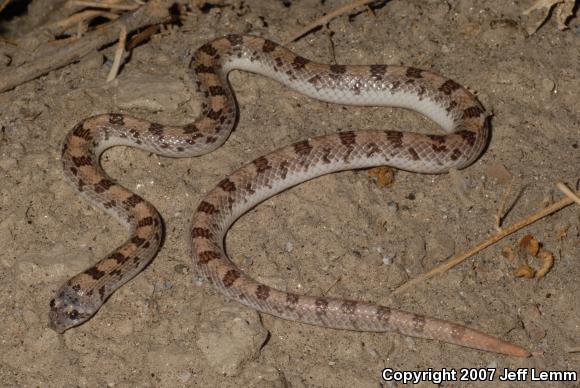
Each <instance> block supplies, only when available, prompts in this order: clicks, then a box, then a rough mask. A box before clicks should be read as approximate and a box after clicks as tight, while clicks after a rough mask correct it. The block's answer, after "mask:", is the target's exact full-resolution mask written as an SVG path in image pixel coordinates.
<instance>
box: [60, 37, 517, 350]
mask: <svg viewBox="0 0 580 388" xmlns="http://www.w3.org/2000/svg"><path fill="white" fill-rule="evenodd" d="M233 69H239V70H246V71H249V72H253V73H259V74H262V75H265V76H267V77H269V78H272V79H275V80H277V81H279V82H281V83H283V84H284V85H287V86H288V87H290V88H292V89H294V90H296V91H298V92H301V93H303V94H305V95H307V96H310V97H313V98H316V99H319V100H323V101H328V102H333V103H340V104H349V105H373V106H394V107H402V108H408V109H412V110H414V111H417V112H420V113H422V114H424V115H426V116H427V117H429V118H430V119H432V120H433V121H435V122H436V123H437V124H439V125H440V126H441V127H442V128H443V130H445V131H446V132H447V133H446V134H445V135H424V134H418V133H409V132H398V131H378V130H377V131H359V132H341V133H337V134H334V135H328V136H321V137H317V138H311V139H307V140H303V141H300V142H298V143H295V144H293V145H290V146H287V147H285V148H281V149H279V150H277V151H274V152H272V153H271V154H269V155H266V156H262V157H260V158H258V159H256V160H255V161H253V162H252V163H249V164H247V165H246V166H244V167H242V168H240V169H239V170H237V171H235V172H234V173H232V174H231V175H229V176H228V177H227V178H225V179H223V180H222V181H221V182H220V183H219V184H218V186H217V187H216V188H215V189H214V190H212V191H211V192H210V193H209V194H208V195H207V196H206V197H205V198H204V199H203V200H202V201H201V203H200V205H199V206H198V208H197V211H196V212H195V214H194V217H193V221H192V228H191V254H192V258H193V266H194V268H195V269H196V271H197V273H198V274H199V275H200V276H202V277H203V279H204V280H206V281H207V282H208V283H209V284H211V285H212V286H213V287H215V289H217V290H218V291H220V292H221V293H223V294H224V295H226V296H227V297H229V298H231V299H234V300H237V301H239V302H240V303H242V304H244V305H246V306H249V307H251V308H254V309H256V310H258V311H260V312H263V313H267V314H271V315H274V316H277V317H280V318H284V319H288V320H292V321H298V322H303V323H309V324H313V325H319V326H325V327H330V328H337V329H348V330H357V331H375V332H387V331H395V332H398V333H400V334H404V335H409V336H414V337H422V338H430V339H436V340H440V341H445V342H449V343H454V344H458V345H461V346H466V347H470V348H475V349H481V350H486V351H492V352H498V353H503V354H507V355H514V356H520V357H525V356H528V355H529V353H528V352H527V351H526V350H525V349H523V348H521V347H519V346H516V345H514V344H511V343H508V342H505V341H503V340H500V339H498V338H495V337H492V336H490V335H487V334H485V333H482V332H480V331H477V330H473V329H470V328H467V327H465V326H461V325H458V324H455V323H451V322H447V321H442V320H438V319H434V318H427V317H423V316H420V315H415V314H411V313H407V312H402V311H398V310H394V309H391V308H389V307H384V306H379V305H375V304H370V303H363V302H357V301H350V300H342V299H331V298H324V297H315V296H303V295H296V294H293V293H288V292H284V291H281V290H277V289H275V288H272V287H269V286H267V285H265V284H261V283H259V282H257V281H255V280H254V279H252V278H250V277H249V276H247V275H246V274H244V273H243V272H242V271H241V270H240V269H239V268H238V267H237V266H236V265H235V264H234V263H233V262H232V261H230V259H229V258H228V257H227V255H226V253H225V251H224V246H223V241H224V236H225V234H226V232H227V230H228V228H229V227H230V226H231V225H232V223H233V222H234V221H235V220H236V219H237V218H239V217H240V216H241V215H242V214H244V213H245V212H246V211H247V210H248V209H250V208H252V207H253V206H255V205H256V204H258V203H260V202H261V201H263V200H265V199H266V198H269V197H272V196H273V195H275V194H277V193H279V192H281V191H283V190H285V189H287V188H289V187H292V186H294V185H296V184H299V183H301V182H304V181H307V180H309V179H312V178H315V177H318V176H320V175H323V174H328V173H332V172H336V171H341V170H350V169H359V168H368V167H374V166H383V165H387V166H392V167H396V168H400V169H404V170H407V171H415V172H420V173H443V172H447V171H448V170H449V169H450V168H463V167H466V166H468V165H469V164H471V163H472V162H473V161H474V160H475V159H477V158H478V157H479V155H480V154H481V153H482V152H483V149H484V147H485V145H486V143H487V141H488V133H489V129H488V125H487V114H486V112H485V109H484V108H483V107H482V106H481V104H480V103H479V102H478V101H477V100H476V98H475V97H474V96H473V95H472V94H471V93H469V92H468V91H467V90H466V89H465V88H463V87H461V86H460V85H459V84H457V83H456V82H454V81H451V80H448V79H445V78H443V77H441V76H439V75H436V74H434V73H431V72H428V71H424V70H420V69H416V68H412V67H398V66H386V65H372V66H343V65H326V64H318V63H314V62H311V61H309V60H307V59H305V58H303V57H300V56H297V55H295V54H293V53H292V52H290V51H289V50H287V49H286V48H284V47H282V46H279V45H277V44H275V43H273V42H271V41H268V40H265V39H263V38H259V37H253V36H239V35H230V36H226V37H224V38H220V39H216V40H214V41H212V42H210V43H207V44H205V45H203V46H202V47H201V48H199V49H198V50H197V51H196V53H195V54H194V57H193V59H192V62H191V70H192V73H193V76H194V77H195V80H196V85H197V89H198V91H199V92H200V93H201V95H202V96H204V97H205V98H204V102H203V104H202V115H201V116H200V117H199V118H198V119H197V120H195V121H194V122H193V123H191V124H187V125H184V126H176V127H170V126H165V125H161V124H157V123H151V122H149V121H146V120H142V119H137V118H134V117H130V116H126V115H123V114H105V115H99V116H94V117H90V118H87V119H85V120H83V121H81V122H80V123H78V124H77V125H76V126H75V127H74V128H73V129H72V130H71V131H70V132H69V133H68V135H67V136H66V139H65V142H64V146H63V150H62V162H63V168H64V172H65V175H66V176H67V178H68V180H69V181H70V182H71V183H72V185H73V186H74V187H75V188H76V189H77V190H78V191H79V192H80V193H81V194H82V195H83V197H84V198H86V199H88V200H89V201H90V202H91V203H92V204H94V205H95V206H98V207H100V208H102V209H104V210H105V211H107V212H108V213H110V214H112V215H114V216H116V217H117V218H118V219H119V220H120V221H121V222H123V223H124V224H126V225H127V226H128V228H129V230H130V238H129V240H127V241H126V242H125V243H124V244H123V245H121V246H120V247H118V248H117V249H115V250H114V251H113V252H111V253H110V254H109V255H107V256H106V257H105V258H104V259H102V260H101V261H99V262H98V263H97V264H96V265H94V266H92V267H91V268H89V269H87V270H85V271H83V272H82V273H80V274H78V275H76V276H74V277H73V278H71V279H69V280H68V281H67V282H66V283H65V284H64V285H63V286H62V287H61V288H60V289H59V290H58V291H57V292H56V296H55V298H54V299H53V300H52V301H51V302H50V313H49V317H50V326H51V327H52V328H53V329H54V330H56V331H57V332H59V333H62V332H64V331H65V330H67V329H69V328H71V327H74V326H77V325H79V324H81V323H83V322H85V321H86V320H88V319H89V318H90V317H91V316H93V315H94V314H95V313H96V312H97V311H98V309H99V308H100V307H101V305H102V304H103V303H104V302H105V300H106V299H107V298H108V297H109V296H110V295H111V294H112V293H113V292H114V291H115V290H116V289H118V288H119V287H121V286H122V285H123V284H124V283H126V282H127V281H128V280H130V279H131V278H133V277H134V276H135V275H137V274H138V273H139V272H140V271H141V270H142V269H143V268H144V267H145V266H146V265H147V264H148V263H149V262H150V261H151V260H152V259H153V257H154V256H155V254H156V253H157V251H158V249H159V245H160V242H161V239H162V234H163V230H162V223H161V217H160V216H159V214H158V212H157V211H156V209H155V208H154V207H153V206H152V205H151V204H150V203H148V202H147V201H145V200H144V199H143V198H141V197H140V196H138V195H137V194H134V193H132V192H131V191H129V190H127V189H126V188H124V187H122V186H121V185H119V184H118V183H116V182H115V181H113V180H112V179H111V178H110V177H109V176H108V175H107V174H106V173H105V172H104V171H103V170H102V168H101V167H100V162H99V159H100V155H101V154H102V152H103V151H104V150H105V149H107V148H109V147H112V146H117V145H126V146H131V147H137V148H140V149H143V150H146V151H149V152H154V153H156V154H160V155H165V156H171V157H192V156H197V155H203V154H206V153H208V152H210V151H212V150H214V149H216V148H218V147H219V146H220V145H221V144H222V143H223V142H224V141H225V140H226V139H227V137H228V136H229V134H230V132H231V130H232V128H233V126H234V122H235V117H236V114H237V113H236V112H237V109H236V105H235V101H234V97H233V93H232V91H231V88H230V86H229V83H228V81H227V74H228V72H229V71H230V70H233Z"/></svg>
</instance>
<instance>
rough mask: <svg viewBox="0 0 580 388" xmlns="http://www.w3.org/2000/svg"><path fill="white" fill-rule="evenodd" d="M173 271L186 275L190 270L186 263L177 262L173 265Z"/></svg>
mask: <svg viewBox="0 0 580 388" xmlns="http://www.w3.org/2000/svg"><path fill="white" fill-rule="evenodd" d="M173 271H174V272H175V273H178V274H181V275H185V274H187V273H188V272H189V267H188V266H187V265H185V264H177V265H176V266H175V267H173Z"/></svg>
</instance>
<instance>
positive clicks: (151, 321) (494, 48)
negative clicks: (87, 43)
mask: <svg viewBox="0 0 580 388" xmlns="http://www.w3.org/2000/svg"><path fill="white" fill-rule="evenodd" d="M226 3H228V4H226V5H224V6H223V7H213V8H211V7H208V8H205V12H201V11H199V10H197V9H195V10H194V11H193V12H192V14H191V15H190V16H189V17H188V18H187V19H186V20H185V22H184V25H183V26H182V27H180V28H176V29H175V30H174V31H173V32H171V33H165V34H162V35H157V36H155V37H154V38H153V39H152V40H151V41H150V42H148V43H147V44H145V45H142V46H140V47H138V48H136V49H135V50H134V51H133V54H132V57H131V59H130V61H129V62H128V63H127V64H126V65H125V66H124V68H123V70H122V73H121V74H120V76H119V79H118V81H116V82H115V83H114V84H112V85H105V82H104V79H105V78H106V75H107V73H108V70H109V68H110V60H111V58H112V54H113V51H114V48H113V47H111V48H108V49H105V50H103V51H102V52H100V53H94V54H93V55H90V56H89V57H87V58H85V59H83V60H82V61H80V62H79V63H76V64H72V65H70V66H67V67H65V68H63V69H61V70H58V71H55V72H52V73H50V74H48V75H47V76H44V77H41V78H40V79H37V80H34V81H31V82H28V83H26V84H24V85H22V86H19V87H17V88H16V89H14V90H12V91H8V92H5V93H3V94H0V129H1V133H0V152H1V153H0V182H1V188H2V190H1V204H0V206H1V207H0V246H1V247H2V253H1V254H0V316H1V317H2V323H1V329H0V347H1V350H0V384H2V385H5V386H74V385H78V386H118V387H126V386H127V387H129V386H143V387H145V386H225V387H228V386H230V387H233V386H253V387H329V386H333V387H342V386H344V387H346V386H356V387H379V386H384V387H391V386H397V384H395V383H393V382H383V381H382V380H381V378H380V376H381V371H382V369H383V368H387V367H388V368H393V369H396V370H415V371H417V370H426V369H427V368H433V369H434V370H438V369H441V368H448V369H450V368H451V369H452V368H455V369H457V370H458V369H459V368H483V367H490V368H497V374H499V373H501V372H502V371H503V368H512V369H515V368H536V370H537V371H539V370H546V371H553V370H569V371H577V372H578V371H579V365H580V354H579V353H570V352H569V350H570V349H571V348H573V347H576V348H577V347H578V346H580V342H579V341H580V340H579V338H580V288H579V287H578V279H579V278H580V262H579V260H580V246H579V244H578V241H579V234H580V227H579V212H578V207H576V208H574V207H568V208H566V209H564V210H562V211H560V212H558V213H557V214H555V215H553V216H551V217H549V218H547V219H545V220H542V221H541V222H538V223H536V224H534V225H532V226H531V227H529V228H527V229H526V230H523V231H520V232H518V233H517V234H515V235H514V236H512V237H510V238H508V239H506V240H504V241H502V242H501V243H499V244H497V245H494V246H493V247H491V248H489V249H487V250H485V251H484V252H481V253H479V254H478V255H476V256H475V257H474V258H472V259H470V260H468V261H467V262H465V263H464V264H462V265H460V266H459V267H457V268H456V269H454V270H452V271H450V272H448V273H446V274H444V275H441V276H439V277H437V278H434V279H432V280H431V281H428V282H427V283H425V284H422V285H420V286H418V287H416V288H413V289H411V290H409V291H407V292H406V293H403V294H401V295H396V296H392V295H390V293H391V291H392V290H393V289H394V288H396V287H397V286H399V285H401V284H402V283H404V282H405V281H406V280H408V279H410V278H411V277H413V276H416V275H418V274H420V273H422V272H424V271H426V270H428V269H430V268H432V267H433V266H435V265H436V264H437V263H439V262H441V261H443V260H444V259H446V258H447V257H449V256H451V255H453V254H455V253H459V252H461V251H463V250H465V249H467V248H468V247H470V246H471V245H473V244H474V243H476V242H478V241H480V240H482V239H483V238H485V237H486V236H488V235H490V234H491V233H493V232H494V215H495V214H496V212H497V209H498V207H499V206H500V205H499V204H500V202H501V198H502V196H503V194H504V192H505V191H506V188H507V184H506V183H505V178H506V177H505V174H504V173H502V169H501V166H504V167H505V168H506V169H507V170H508V171H509V172H510V173H511V174H512V175H513V176H514V182H515V183H514V194H512V196H511V199H510V203H513V202H514V201H515V197H516V194H517V193H520V196H519V199H517V201H515V205H514V206H513V208H512V209H511V211H510V212H509V213H508V215H507V217H506V220H505V224H506V225H508V224H510V223H513V222H515V221H516V220H518V219H520V218H522V217H524V216H526V215H527V214H530V213H532V212H533V211H536V210H538V209H539V208H541V207H542V206H544V205H545V204H546V203H549V202H551V201H554V200H557V199H559V198H561V194H560V192H559V191H557V190H556V189H555V188H554V182H555V181H556V180H563V181H565V182H568V183H570V184H571V185H572V186H574V185H576V182H577V180H578V178H579V176H580V174H579V165H580V150H579V144H580V130H579V128H580V116H579V107H580V97H579V90H580V61H579V58H580V24H579V22H578V19H573V20H572V21H571V22H570V27H571V28H570V29H569V30H567V31H558V30H557V28H556V24H555V22H554V21H553V20H549V21H548V22H547V23H546V25H544V26H543V27H542V28H541V29H540V30H539V31H538V32H537V33H536V34H534V35H531V36H529V35H528V34H527V33H526V32H525V29H524V25H525V23H526V19H525V18H524V17H522V16H521V13H522V11H523V10H524V9H525V8H527V7H528V6H529V5H530V1H520V2H504V1H502V0H490V1H486V2H479V1H475V0H465V1H456V0H453V1H447V2H445V1H434V0H432V1H422V0H412V1H397V0H394V1H391V2H388V3H387V4H386V5H385V6H384V7H381V8H378V9H376V10H375V15H372V14H371V13H368V12H363V13H353V14H351V16H350V17H349V16H343V17H340V18H338V19H336V20H335V21H333V22H331V23H330V25H329V28H328V29H323V30H320V31H317V32H315V33H312V34H310V35H308V36H307V37H305V38H303V39H301V40H300V41H298V42H297V43H294V44H292V45H291V47H292V49H293V50H295V51H296V52H298V53H300V54H302V55H304V56H306V57H308V58H311V59H315V60H319V61H322V62H329V63H330V62H336V63H344V64H373V63H385V64H405V65H413V66H415V67H421V68H425V69H431V70H434V71H437V72H439V73H442V74H445V75H446V76H449V77H451V78H453V79H454V80H456V81H458V82H459V83H461V84H463V85H465V86H468V87H469V88H470V89H471V90H473V91H475V92H476V93H477V95H478V98H479V99H480V100H481V101H482V102H483V104H484V105H485V106H486V108H487V109H488V110H490V111H491V112H493V115H494V117H493V138H492V140H491V142H490V145H489V148H488V150H487V151H486V153H485V154H484V155H483V156H482V157H481V158H480V159H479V160H478V161H477V162H476V163H475V164H474V165H473V166H471V167H470V168H468V169H466V170H464V171H461V172H460V173H459V174H458V175H457V176H455V178H454V179H452V178H453V177H451V176H450V175H441V176H428V175H419V174H412V173H405V172H399V173H398V174H397V175H396V180H395V183H394V184H393V185H392V186H390V187H388V188H383V187H380V186H378V185H377V184H376V183H375V181H374V180H373V178H371V177H370V176H369V175H368V174H367V173H366V172H365V171H358V172H352V171H351V172H344V173H339V174H334V175H331V176H325V177H322V178H319V179H316V180H314V181H311V182H308V183H305V184H302V185H300V186H299V187H296V188H294V189H292V190H289V191H287V192H285V193H283V194H281V195H278V196H276V197H275V198H272V199H270V200H268V201H266V202H265V203H263V204H262V205H260V206H258V207H257V208H256V209H254V210H252V211H251V212H249V213H248V214H247V215H246V216H244V217H242V219H241V220H240V221H239V222H237V223H236V224H235V226H234V227H233V228H232V230H231V231H230V233H229V234H228V237H227V246H228V252H229V254H230V255H231V256H232V257H233V258H234V259H235V261H236V262H238V263H239V264H240V266H241V267H242V268H243V269H244V270H245V271H247V272H249V273H251V274H252V275H253V276H255V277H256V278H257V279H259V280H261V281H263V282H265V283H267V284H269V285H271V286H276V287H279V288H282V289H287V290H291V291H294V292H300V293H308V294H314V295H322V294H325V295H329V296H335V297H349V298H354V299H360V300H368V301H373V302H377V303H381V304H385V305H390V306H393V307H397V308H401V309H404V310H408V311H412V312H416V313H421V314H425V315H428V316H435V317H439V318H443V319H449V320H452V321H457V322H462V323H464V324H467V325H469V326H472V327H475V328H479V329H481V330H483V331H486V332H488V333H491V334H494V335H497V336H499V337H502V338H505V339H507V340H510V341H512V342H514V343H517V344H519V345H522V346H524V347H526V348H528V349H530V350H531V351H532V352H534V356H533V357H531V358H528V359H515V358H509V357H504V356H501V355H497V354H490V353H484V352H479V351H475V350H471V349H467V348H461V347H458V346H453V345H448V344H443V343H439V342H436V341H429V340H420V339H411V338H406V337H402V336H399V335H396V334H373V333H355V332H347V331H337V330H330V329H324V328H318V327H312V326H308V325H302V324H298V323H294V322H288V321H283V320H280V319H277V318H273V317H270V316H259V315H258V314H256V313H255V312H253V311H252V310H250V309H247V308H245V307H243V306H240V305H238V304H236V303H235V302H232V301H227V300H225V299H224V298H223V297H222V296H221V295H219V294H217V293H216V292H215V291H213V290H212V289H210V288H209V287H208V286H207V285H200V284H198V283H197V282H196V281H195V279H193V276H192V275H193V274H192V271H191V270H190V269H191V263H190V258H189V256H188V251H187V246H188V244H187V241H186V236H187V234H188V225H189V222H190V214H191V211H192V209H194V208H195V207H196V206H197V203H198V202H199V201H200V200H201V198H202V196H203V195H204V194H205V193H207V192H208V191H209V190H211V189H212V188H213V186H214V185H215V184H216V183H217V182H219V181H220V180H221V179H222V178H223V177H224V176H225V175H226V174H227V173H228V172H230V171H232V170H233V169H234V168H236V167H239V166H241V165H242V164H244V163H245V162H248V161H250V160H253V159H254V158H256V157H258V156H261V155H263V154H265V153H267V152H269V151H271V150H273V149H275V148H278V147H279V146H282V145H286V144H289V143H291V142H294V141H298V140H300V139H303V138H305V137H308V136H313V135H319V134H325V133H333V132H335V131H337V130H338V129H341V130H351V129H371V128H384V129H402V130H425V131H426V130H430V131H436V128H435V126H434V125H433V124H432V123H430V122H428V121H427V120H425V119H424V118H422V117H419V116H418V115H416V114H414V113H411V112H407V111H403V110H398V109H387V108H380V109H379V108H354V107H344V106H335V105H330V104H326V103H321V102H317V101H313V100H310V99H308V98H306V97H303V96H301V95H299V94H296V93H294V92H291V91H289V90H287V89H285V88H284V87H282V86H280V85H278V84H277V83H275V82H273V81H270V80H268V79H264V78H262V77H259V76H255V75H251V74H247V73H239V72H235V73H233V74H232V75H231V77H230V78H231V82H232V85H233V87H234V89H235V90H236V94H237V99H238V102H239V105H240V119H239V124H238V126H237V128H236V129H235V131H234V132H233V133H232V135H231V137H230V138H229V139H228V141H227V142H226V144H225V145H224V146H223V147H221V148H220V149H218V150H217V151H215V152H213V153H212V154H210V155H207V156H204V157H200V158H197V159H194V160H192V159H182V160H176V159H167V158H161V157H156V156H154V155H149V154H146V153H144V152H140V151H136V150H132V149H127V148H117V149H114V150H111V151H109V152H107V153H106V155H105V156H104V160H103V163H104V166H105V169H106V170H107V171H109V172H110V174H111V175H112V176H114V177H115V178H117V179H119V180H120V181H121V182H122V183H123V184H124V185H126V186H127V187H129V188H131V189H133V190H135V191H137V192H139V193H140V194H141V195H143V196H145V197H146V198H148V199H149V200H150V201H151V202H152V203H154V204H155V205H156V206H157V207H158V209H159V210H160V212H161V214H162V215H163V217H164V220H165V222H166V225H167V236H166V239H165V244H164V246H163V248H162V250H161V251H160V252H159V254H158V255H157V257H156V259H155V260H154V261H153V263H152V264H151V265H150V266H149V267H148V268H147V269H146V270H145V271H144V272H143V273H142V274H141V275H139V276H138V277H136V278H135V279H134V280H133V281H131V282H130V283H129V284H128V285H127V286H125V287H123V288H122V289H121V290H120V291H118V292H117V293H116V294H114V295H113V296H112V297H111V298H110V300H109V301H108V302H107V303H106V305H105V306H104V307H103V308H102V309H101V311H100V312H99V313H98V314H97V315H96V316H95V317H94V318H93V319H92V320H90V321H89V322H88V323H86V324H85V325H83V326H81V327H78V328H76V329H74V330H70V331H68V332H66V334H64V335H58V334H56V333H55V332H53V331H51V330H50V329H48V328H47V311H48V301H49V300H50V298H51V297H52V295H53V293H54V291H55V290H56V289H57V288H58V286H59V285H60V284H61V283H62V282H63V281H64V280H65V279H67V278H68V277H69V276H71V275H73V274H75V273H77V272H79V271H80V270H82V269H84V268H85V267H87V266H88V265H90V263H94V262H95V261H96V260H97V259H98V258H100V257H102V256H103V255H104V254H105V253H107V252H108V251H109V250H111V249H112V248H114V247H115V246H116V245H117V244H120V243H121V242H122V241H123V239H124V237H125V231H124V230H123V228H122V227H121V226H119V225H117V224H116V222H115V221H114V220H113V219H111V218H110V217H108V216H106V215H104V214H103V213H101V212H100V211H98V210H94V209H93V208H91V207H90V205H88V204H87V203H85V202H84V201H83V200H82V199H81V198H80V197H78V196H77V195H76V194H75V193H74V191H73V190H72V189H70V188H69V187H68V186H67V185H66V183H65V182H64V180H63V175H62V172H61V167H60V163H59V154H60V145H61V141H62V139H63V137H64V135H65V134H66V132H67V131H68V130H69V129H70V128H71V127H72V126H73V125H74V124H75V123H76V122H78V121H79V120H81V119H82V118H84V117H87V116H89V115H93V114H97V113H105V112H111V111H118V112H126V113H131V114H133V115H136V116H141V117H145V118H148V119H151V120H155V121H158V122H164V123H186V122H188V121H189V120H191V118H192V117H194V116H195V114H197V112H199V106H198V104H197V102H198V99H197V98H196V96H195V95H192V89H193V87H192V84H191V78H190V76H189V75H188V71H187V64H188V61H189V57H190V54H191V53H192V52H193V50H195V48H197V47H199V46H200V45H201V44H202V43H204V42H205V41H207V40H208V39H211V38H213V37H218V36H220V35H223V34H226V33H230V32H236V33H252V34H257V35H261V36H265V37H268V38H271V39H273V40H277V41H282V40H284V39H285V38H287V37H288V36H290V35H291V34H292V33H294V32H296V31H297V30H298V29H299V28H300V27H301V26H303V25H305V24H306V23H307V22H309V21H311V20H313V19H315V18H316V17H319V16H321V15H322V14H323V12H326V11H328V10H330V9H333V8H335V7H337V6H339V5H341V4H342V3H343V2H342V1H326V2H320V1H318V0H304V1H295V2H294V1H293V2H287V3H291V5H289V6H286V5H284V4H283V2H282V1H258V0H249V1H231V2H226ZM482 4H485V5H482ZM30 17H31V16H30ZM27 20H28V19H27V16H26V15H22V16H20V17H18V18H16V19H13V20H9V21H5V22H4V25H3V26H4V28H5V31H6V32H8V33H9V34H10V33H11V34H13V35H14V34H17V33H18V28H17V26H18V23H24V24H23V25H25V23H26V22H27ZM0 47H4V48H3V49H6V50H8V49H9V47H8V46H6V45H4V46H0ZM7 52H9V53H11V55H14V56H15V58H16V57H17V56H18V53H17V52H16V53H14V48H10V50H9V51H7ZM3 58H4V59H5V57H3ZM104 59H106V60H105V61H104ZM7 62H8V61H2V64H1V65H0V66H2V67H0V71H2V72H9V71H10V70H11V66H14V65H15V64H14V63H13V64H11V65H7ZM526 233H531V234H533V235H534V236H536V237H537V238H538V239H539V240H540V241H541V242H542V243H543V245H544V247H545V248H546V249H548V250H550V251H552V252H554V254H555V257H556V262H555V266H554V268H553V270H552V271H551V272H550V273H549V274H548V275H547V276H546V277H545V278H543V279H540V280H537V279H534V280H524V279H518V278H515V277H514V276H513V274H512V272H513V270H514V265H513V264H510V263H508V262H507V261H506V260H505V259H504V258H503V257H502V256H501V248H502V247H504V246H505V245H510V244H511V245H513V244H517V242H518V241H519V239H520V238H521V237H522V236H524V235H525V234H526ZM533 264H534V265H536V264H537V263H535V262H534V263H533ZM497 374H496V379H497ZM495 384H496V383H489V382H485V383H484V382H472V383H466V384H460V383H459V382H449V383H446V384H444V386H447V387H455V386H460V385H461V386H472V387H480V386H481V387H483V386H501V385H495ZM578 384H580V383H578V382H576V383H561V382H551V383H546V384H545V385H538V386H542V387H543V386H546V387H560V386H578ZM526 385H527V383H525V382H519V383H511V384H509V385H508V384H505V385H504V386H510V387H518V386H526ZM423 386H431V384H430V383H425V384H424V385H423Z"/></svg>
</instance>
